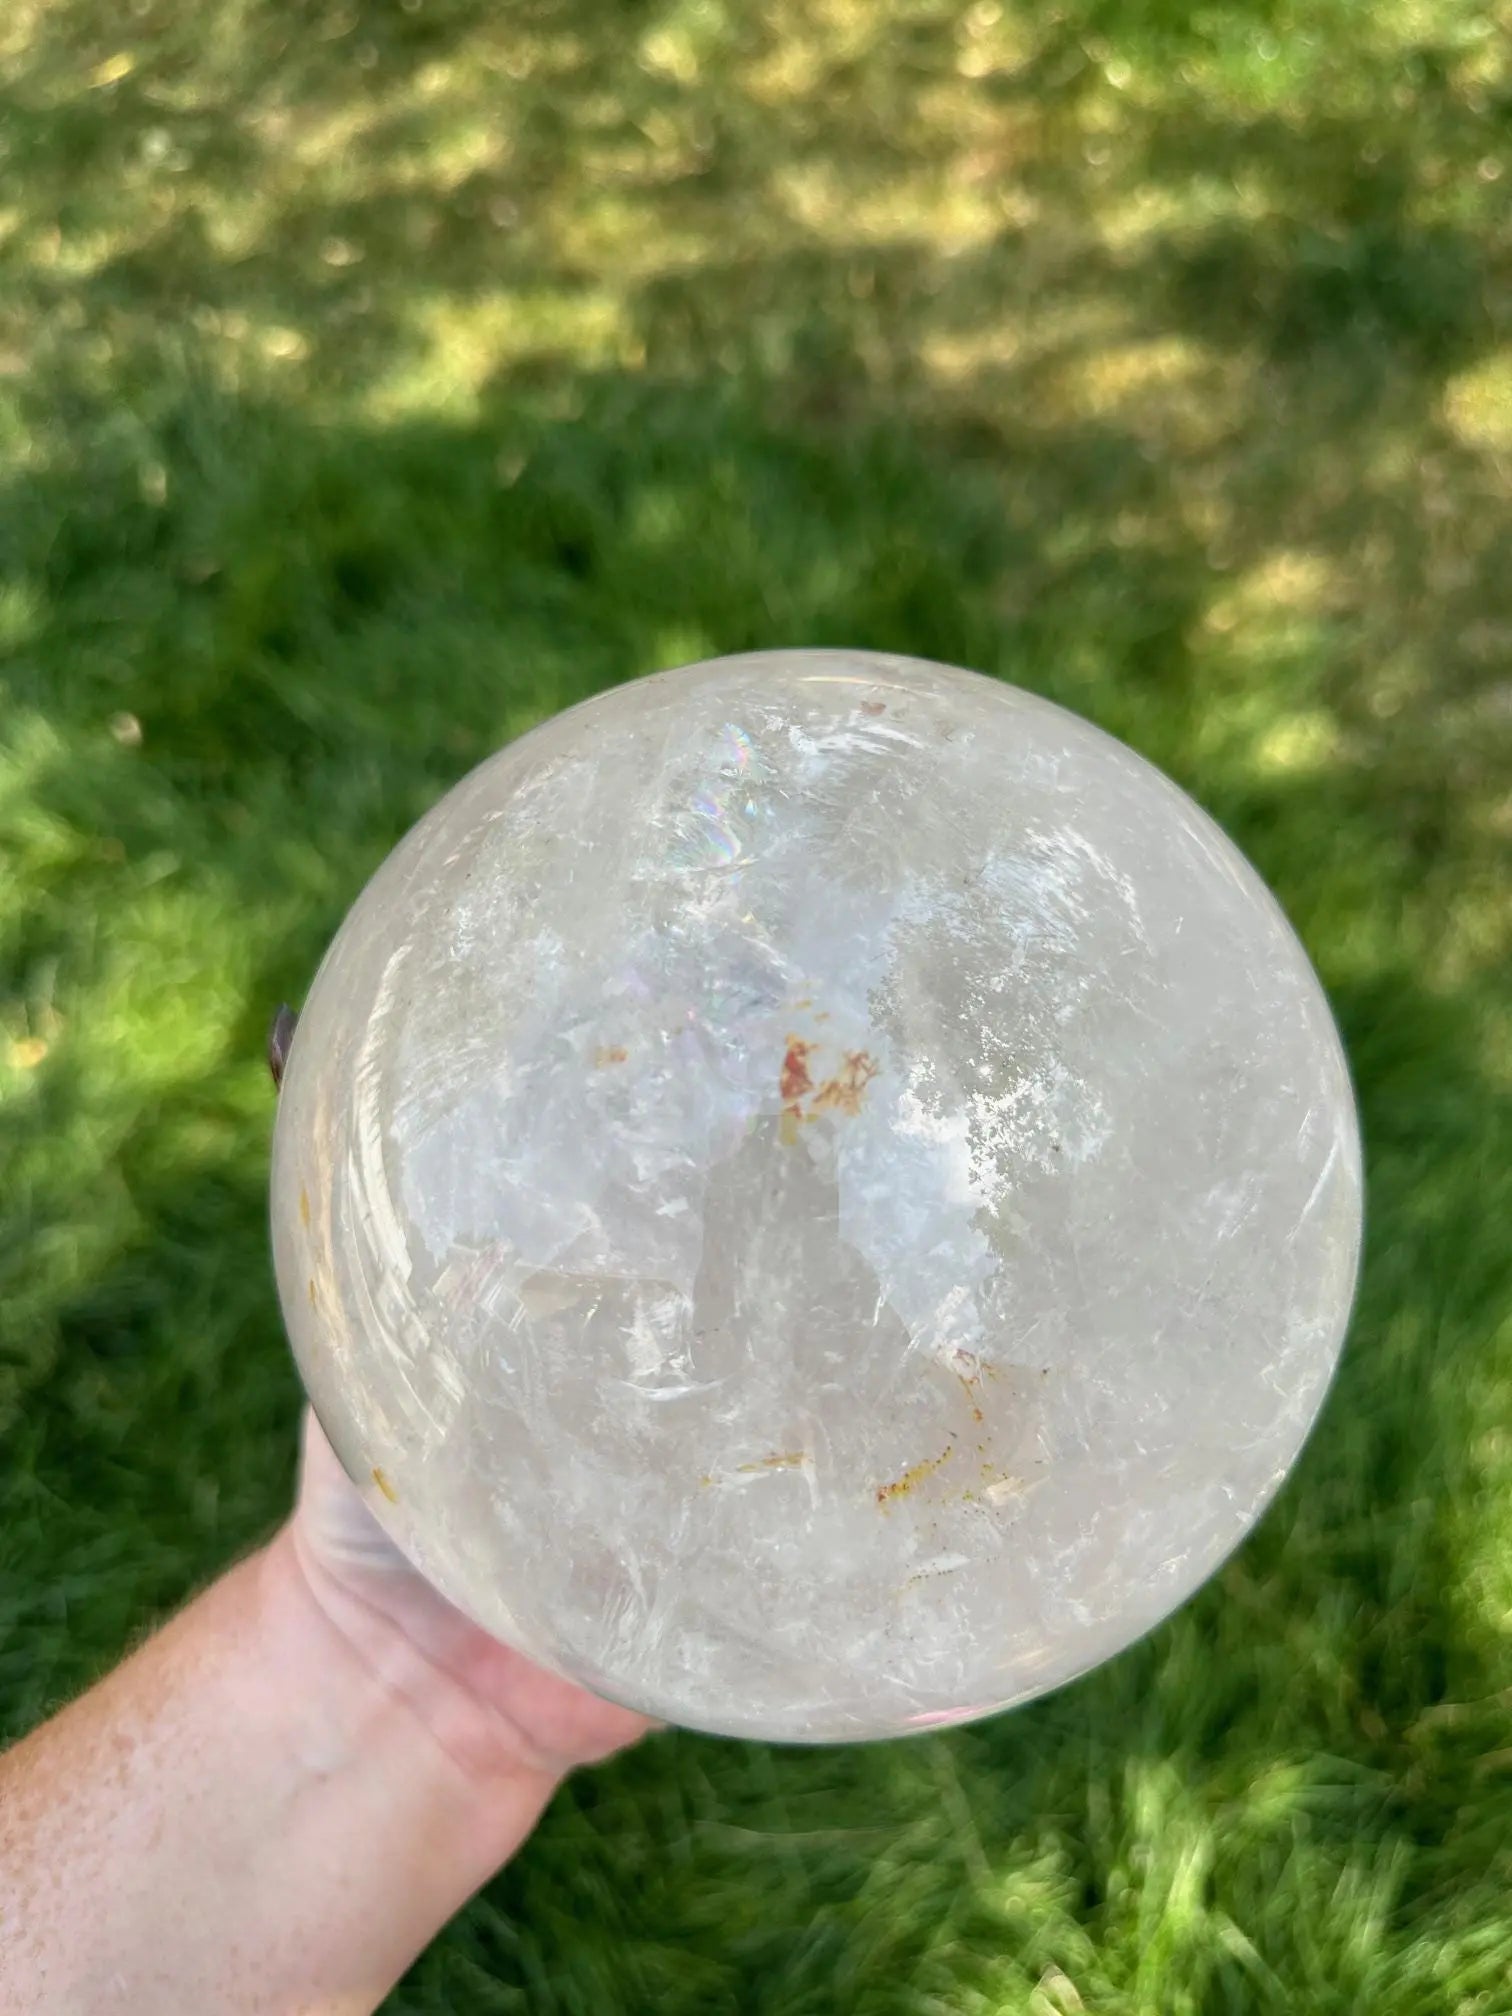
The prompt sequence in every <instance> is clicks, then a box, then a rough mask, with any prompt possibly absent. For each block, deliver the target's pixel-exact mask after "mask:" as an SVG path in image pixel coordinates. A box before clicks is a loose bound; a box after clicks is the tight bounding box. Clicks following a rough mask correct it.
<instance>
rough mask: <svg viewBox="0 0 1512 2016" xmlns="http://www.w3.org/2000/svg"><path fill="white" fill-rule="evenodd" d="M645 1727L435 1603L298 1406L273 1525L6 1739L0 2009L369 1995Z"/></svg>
mask: <svg viewBox="0 0 1512 2016" xmlns="http://www.w3.org/2000/svg"><path fill="white" fill-rule="evenodd" d="M647 1726H648V1725H647V1724H646V1723H645V1722H644V1721H643V1720H642V1719H641V1718H640V1717H638V1716H636V1715H632V1714H631V1713H629V1712H628V1711H627V1710H625V1709H621V1708H615V1707H611V1706H609V1705H608V1704H607V1703H605V1702H602V1701H599V1700H597V1699H595V1698H594V1697H593V1696H592V1695H589V1694H586V1693H584V1692H583V1691H582V1690H581V1689H580V1688H577V1687H574V1686H572V1685H571V1684H570V1683H568V1682H567V1681H564V1680H559V1679H557V1678H555V1677H554V1676H553V1675H551V1674H548V1673H545V1672H542V1671H541V1670H540V1668H538V1667H536V1666H534V1665H532V1664H531V1663H530V1662H529V1661H528V1660H525V1659H523V1658H521V1657H520V1656H519V1655H518V1654H517V1653H514V1652H511V1651H509V1650H508V1649H507V1648H505V1647H504V1646H502V1645H500V1644H498V1643H497V1642H496V1641H494V1640H493V1639H491V1638H489V1637H487V1636H486V1635H485V1634H484V1633H483V1632H482V1631H480V1630H478V1629H477V1627H476V1626H474V1625H472V1624H470V1623H469V1622H468V1621H467V1620H466V1619H464V1618H463V1617H461V1616H460V1615H459V1614H458V1613H457V1612H456V1611H455V1610H453V1609H452V1608H451V1607H450V1606H449V1605H448V1604H446V1603H445V1602H444V1601H443V1600H442V1599H441V1598H440V1597H439V1596H438V1595H437V1594H436V1593H435V1591H434V1590H432V1589H430V1588H429V1587H428V1586H427V1585H426V1584H425V1583H424V1582H423V1581H422V1580H421V1579H420V1577H419V1576H417V1575H416V1574H415V1573H414V1571H413V1570H412V1569H410V1568H409V1567H408V1566H407V1564H406V1563H405V1562H404V1561H403V1560H402V1558H401V1557H400V1556H399V1554H398V1553H397V1551H396V1550H395V1549H394V1548H393V1547H392V1546H391V1545H390V1543H389V1542H388V1541H387V1540H386V1539H385V1537H384V1536H383V1534H382V1532H381V1530H380V1529H379V1527H378V1525H377V1523H376V1521H374V1519H373V1518H372V1516H371V1514H370V1513H369V1512H368V1511H367V1509H366V1507H365V1506H364V1505H363V1504H362V1502H361V1500H360V1499H359V1497H358V1495H357V1493H356V1492H355V1491H354V1489H353V1488H352V1486H351V1484H350V1483H349V1482H348V1481H347V1479H346V1477H345V1476H344V1475H343V1473H342V1471H341V1469H340V1467H339V1465H338V1464H337V1462H336V1459H335V1457H334V1456H333V1455H332V1454H331V1451H330V1448H329V1446H328V1444H327V1443H326V1442H325V1439H324V1437H323V1436H322V1435H321V1434H320V1431H319V1430H318V1428H315V1427H313V1425H311V1426H310V1427H309V1428H308V1429H307V1432H306V1439H305V1460H304V1465H303V1472H302V1478H301V1486H300V1494H299V1504H298V1507H297V1509H296V1511H295V1514H294V1517H293V1518H292V1519H291V1521H290V1522H289V1524H288V1525H287V1526H285V1527H284V1528H283V1529H282V1530H281V1531H280V1532H279V1533H278V1535H277V1536H276V1537H275V1538H274V1539H273V1541H272V1542H271V1543H270V1544H269V1545H268V1546H267V1547H265V1548H264V1549H262V1551H261V1552H259V1553H257V1554H254V1555H253V1556H252V1557H251V1558H250V1559H248V1560H246V1561H243V1562H242V1563H241V1564H240V1565H239V1566H238V1567H236V1568H233V1569H232V1570H231V1571H230V1573H229V1574H227V1575H225V1576H223V1577H222V1578H221V1580H220V1581H218V1582H216V1583H215V1584H214V1585H213V1586H212V1587H211V1588H210V1589H208V1590H206V1591H205V1593H204V1594H203V1595H202V1596H200V1597H198V1598H197V1599H196V1600H195V1601H194V1602H193V1603H191V1604H190V1605H189V1607H188V1608H187V1609H186V1610H184V1611H183V1612H182V1613H181V1614H180V1615H179V1616H177V1617H176V1618H175V1619H174V1620H173V1621H172V1622H171V1623H170V1624H168V1625H167V1626H166V1627H165V1628H164V1629H163V1630H161V1631H160V1632H158V1634H157V1635H156V1636H155V1637H153V1638H151V1639H149V1640H148V1641H147V1643H146V1644H145V1645H144V1646H143V1647H142V1648H141V1650H140V1651H138V1652H136V1653H135V1654H133V1656H132V1657H131V1658H129V1659H128V1660H127V1661H126V1662H125V1663H124V1664H123V1665H122V1666H120V1667H118V1668H117V1669H116V1670H115V1671H114V1672H113V1673H112V1674H110V1675H109V1677H108V1678H107V1679H105V1680H103V1681H102V1682H101V1683H100V1684H99V1685H98V1686H97V1687H95V1688H94V1689H92V1690H91V1691H90V1692H89V1693H88V1694H86V1695H84V1696H83V1697H82V1698H81V1699H80V1700H78V1701H76V1702H74V1703H73V1705H72V1706H71V1707H69V1708H65V1709H64V1710H63V1711H62V1713H61V1714H59V1715H57V1716H55V1717H54V1718H53V1719H52V1721H50V1722H48V1723H46V1724H44V1726H43V1727H42V1728H40V1729H38V1730H37V1731H36V1732H35V1734H33V1735H31V1736H29V1737H27V1738H26V1739H25V1741H23V1742H22V1743H20V1744H18V1745H17V1746H16V1748H15V1749H13V1750H11V1751H10V1752H9V1753H8V1754H7V1755H6V1756H5V1757H3V1758H0V2009H5V2010H11V2009H14V2010H23V2009H24V2010H27V2011H29V2012H31V2016H115V2012H122V2016H125V2012H131V2016H142V2012H144V2011H148V2010H150V2011H152V2012H153V2016H254V2012H255V2016H361V2012H364V2011H368V2010H372V2009H376V2008H377V2006H378V2005H379V2003H380V2002H381V2001H382V1999H383V1997H384V1996H385V1994H386V1993H387V1992H388V1990H389V1989H390V1988H391V1987H392V1986H393V1984H394V1982H395V1981H396V1980H397V1979H398V1978H399V1976H400V1975H401V1974H402V1973H403V1971H404V1969H405V1968H406V1967H407V1966H408V1965H409V1963H410V1962H411V1961H412V1960H413V1959H414V1958H415V1956H416V1955H417V1954H418V1953H419V1952H420V1951H421V1949H422V1948H423V1947H424V1946H425V1945H426V1943H427V1942H428V1941H429V1940H430V1939H431V1937H432V1936H433V1935H434V1934H435V1933H436V1932H437V1931H438V1930H439V1929H440V1927H441V1926H442V1925H443V1924H444V1923H445V1922H446V1920H447V1919H448V1918H449V1917H451V1915H452V1914H453V1913H454V1912H455V1911H456V1910H457V1909H458V1908H459V1907H460V1906H461V1905H462V1904H463V1903H464V1902H465V1901H466V1900H467V1898H468V1897H470V1896H471V1895H472V1893H473V1892H474V1891H475V1890H476V1889H477V1888H478V1887H479V1885H480V1884H482V1883H484V1882H485V1881H486V1880H487V1879H488V1877H490V1876H491V1875H492V1874H493V1873H494V1871H495V1870H497V1869H498V1868H499V1867H500V1866H501V1865H502V1864H503V1863H505V1862H507V1861H508V1860H509V1858H510V1857H511V1856H512V1855H513V1854H514V1852H515V1850H516V1849H517V1848H518V1847H519V1846H520V1844H521V1842H522V1841H524V1839H525V1838H526V1836H527V1835H528V1834H529V1833H530V1831H531V1829H532V1828H533V1827H534V1826H535V1824H536V1821H537V1820H538V1819H539V1818H540V1816H541V1814H542V1812H543V1811H544V1810H545V1807H546V1805H547V1804H548V1802H549V1801H550V1799H551V1797H552V1794H553V1793H554V1791H555V1790H556V1788H557V1786H558V1785H559V1784H560V1783H561V1781H562V1779H563V1777H564V1776H565V1775H566V1774H567V1773H568V1772H569V1771H571V1770H573V1769H574V1768H575V1767H576V1766H578V1765H581V1764H590V1763H595V1762H597V1761H599V1760H600V1759H602V1758H604V1757H607V1756H609V1755H610V1754H611V1753H612V1752H613V1751H615V1750H618V1749H620V1748H621V1747H623V1746H624V1745H625V1744H627V1743H631V1742H633V1741H635V1739H636V1738H637V1737H638V1736H640V1735H641V1734H642V1733H644V1731H645V1729H646V1728H647Z"/></svg>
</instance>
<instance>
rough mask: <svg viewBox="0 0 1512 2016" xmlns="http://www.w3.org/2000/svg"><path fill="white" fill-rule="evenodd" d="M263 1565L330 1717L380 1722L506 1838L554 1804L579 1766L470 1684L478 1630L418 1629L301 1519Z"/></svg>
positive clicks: (415, 1765) (414, 1762)
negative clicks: (337, 1566)
mask: <svg viewBox="0 0 1512 2016" xmlns="http://www.w3.org/2000/svg"><path fill="white" fill-rule="evenodd" d="M257 1565H258V1570H259V1574H260V1579H261V1583H262V1588H263V1595H264V1601H265V1603H266V1604H267V1605H268V1607H269V1609H270V1610H271V1611H272V1612H273V1613H274V1615H275V1616H276V1618H277V1619H278V1626H277V1633H278V1635H279V1637H280V1638H281V1639H282V1640H283V1641H284V1642H286V1643H292V1644H293V1645H294V1646H295V1647H297V1650H296V1651H295V1653H294V1655H293V1656H294V1659H295V1662H296V1664H297V1666H298V1668H299V1670H300V1671H302V1672H306V1673H318V1675H319V1683H318V1687H319V1694H320V1696H321V1697H322V1701H323V1712H324V1713H325V1714H327V1715H331V1714H334V1715H336V1716H337V1717H339V1718H350V1719H351V1726H353V1727H354V1728H359V1729H360V1728H365V1727H373V1726H381V1728H382V1731H383V1740H384V1741H385V1743H387V1744H389V1745H392V1746H395V1747H396V1748H398V1749H400V1750H403V1751H406V1752H409V1753H411V1755H410V1768H412V1769H415V1770H423V1771H425V1772H426V1773H428V1774H430V1775H431V1776H433V1777H434V1778H435V1779H436V1780H437V1783H438V1789H440V1790H442V1791H443V1792H445V1793H446V1794H448V1795H450V1796H452V1797H455V1798H456V1799H457V1800H458V1802H459V1803H460V1804H462V1805H464V1806H477V1807H478V1808H480V1809H481V1812H482V1813H483V1814H484V1815H485V1816H486V1817H488V1818H489V1819H491V1820H494V1821H500V1822H502V1823H503V1825H504V1827H505V1830H506V1831H508V1828H509V1826H510V1825H511V1822H512V1819H517V1817H518V1815H519V1814H520V1812H521V1811H522V1810H523V1809H525V1808H532V1809H534V1811H536V1812H538V1811H539V1810H540V1809H541V1808H542V1807H544V1806H545V1805H546V1803H547V1801H548V1800H549V1799H550V1797H551V1795H552V1793H553V1792H554V1791H555V1790H556V1787H557V1785H558V1784H559V1783H560V1781H561V1779H562V1777H563V1776H564V1775H565V1774H566V1771H567V1769H568V1768H569V1766H570V1760H565V1759H556V1758H553V1757H551V1756H549V1755H548V1754H546V1753H545V1752H543V1751H542V1750H541V1749H540V1748H539V1747H538V1746H537V1745H536V1744H535V1743H534V1742H532V1740H531V1739H530V1737H529V1736H528V1735H527V1734H526V1732H525V1731H523V1730H522V1729H521V1728H520V1727H519V1726H518V1725H517V1724H516V1723H515V1722H513V1721H512V1720H511V1719H510V1718H509V1717H508V1716H507V1715H505V1714H503V1713H501V1712H500V1710H499V1709H498V1708H497V1707H496V1706H495V1705H494V1704H493V1703H492V1702H490V1701H489V1700H487V1699H486V1698H484V1697H483V1696H481V1695H480V1694H479V1692H478V1691H477V1689H476V1688H475V1687H474V1686H473V1685H472V1684H471V1676H470V1674H469V1671H468V1665H467V1661H466V1659H465V1658H463V1657H462V1656H460V1655H461V1650H462V1646H461V1641H462V1639H463V1637H464V1635H469V1636H470V1635H471V1634H472V1632H473V1627H471V1626H468V1625H465V1624H464V1623H463V1620H461V1619H458V1620H457V1626H458V1629H457V1630H456V1631H455V1632H453V1633H446V1632H438V1630H437V1629H436V1628H435V1625H434V1620H431V1619H428V1620H426V1623H427V1626H428V1628H416V1624H417V1620H416V1619H411V1618H407V1617H406V1615H405V1614H404V1606H403V1604H402V1603H400V1604H398V1605H393V1606H385V1605H380V1604H378V1603H376V1602H374V1601H373V1600H372V1599H371V1598H369V1597H367V1596H365V1595H363V1594H361V1593H359V1592H358V1591H355V1590H353V1589H351V1588H349V1587H348V1586H347V1585H346V1584H345V1583H343V1582H342V1581H341V1580H340V1578H339V1577H337V1576H336V1575H333V1574H332V1573H331V1571H330V1570H329V1569H328V1568H326V1567H325V1566H324V1565H323V1564H322V1563H321V1561H320V1560H319V1558H318V1556H316V1555H315V1554H314V1552H313V1551H312V1550H311V1549H310V1548H309V1547H308V1546H307V1545H306V1544H305V1543H304V1540H303V1536H302V1534H301V1531H300V1528H299V1524H298V1522H297V1521H293V1522H291V1523H290V1524H289V1525H287V1526H285V1527H284V1528H283V1529H282V1530H281V1531H280V1532H279V1533H278V1534H277V1535H276V1536H275V1538H274V1539H273V1541H272V1542H271V1543H270V1545H269V1546H268V1547H267V1548H266V1549H265V1550H264V1552H263V1553H262V1554H261V1555H260V1556H259V1557H258V1564H257ZM510 1845H513V1844H512V1843H511V1844H510Z"/></svg>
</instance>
